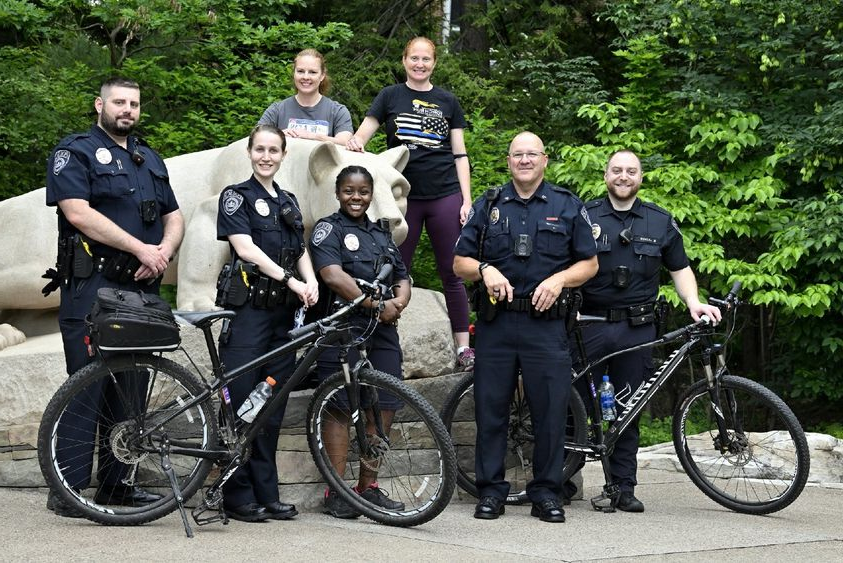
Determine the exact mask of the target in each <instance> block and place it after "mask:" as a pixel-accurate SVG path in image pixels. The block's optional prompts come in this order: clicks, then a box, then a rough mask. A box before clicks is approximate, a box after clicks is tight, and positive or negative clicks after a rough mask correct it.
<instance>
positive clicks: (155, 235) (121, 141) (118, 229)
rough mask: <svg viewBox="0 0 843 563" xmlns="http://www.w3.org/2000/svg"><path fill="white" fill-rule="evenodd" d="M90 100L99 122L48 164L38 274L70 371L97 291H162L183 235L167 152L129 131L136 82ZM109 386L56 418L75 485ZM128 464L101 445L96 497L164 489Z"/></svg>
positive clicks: (84, 474) (63, 512) (139, 495)
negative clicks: (50, 257) (133, 474)
mask: <svg viewBox="0 0 843 563" xmlns="http://www.w3.org/2000/svg"><path fill="white" fill-rule="evenodd" d="M94 109H96V112H97V123H96V124H95V125H93V126H92V127H91V129H90V130H89V131H87V132H85V133H80V134H76V135H70V136H69V137H65V138H64V139H62V141H61V142H60V143H59V144H58V146H56V148H55V149H53V153H52V155H51V156H50V159H49V161H48V164H47V205H49V206H58V211H57V213H58V220H59V257H58V261H57V268H56V270H50V271H48V272H47V274H46V275H45V276H44V277H46V278H49V279H51V280H52V281H51V282H50V283H49V284H47V286H46V287H45V288H44V293H45V295H46V294H48V293H49V292H50V291H53V290H55V289H57V288H59V287H60V288H61V306H60V308H59V328H60V330H61V333H62V340H63V342H64V354H65V361H66V363H67V373H68V374H69V375H72V374H73V373H75V372H76V371H77V370H79V369H80V368H82V367H84V366H85V365H86V364H88V363H89V362H90V361H92V359H93V358H91V357H89V354H88V349H87V346H86V344H85V342H84V338H85V336H86V335H87V334H88V331H87V326H86V324H85V316H86V315H87V314H88V312H89V311H90V309H91V305H92V304H93V302H94V300H95V299H96V296H97V290H98V289H99V288H101V287H116V288H121V289H126V290H130V291H132V290H143V291H145V292H147V293H158V287H159V283H160V279H159V278H160V276H161V275H162V274H163V273H164V270H166V269H167V267H168V265H169V263H170V260H171V259H172V258H173V255H174V254H175V253H176V250H177V249H178V247H179V245H180V244H181V240H182V236H183V235H184V220H183V218H182V214H181V211H179V208H178V203H176V198H175V195H174V194H173V190H172V188H171V186H170V181H169V176H168V174H167V168H166V166H165V165H164V161H163V160H161V157H160V156H158V154H156V153H155V152H154V151H153V150H152V149H150V148H149V147H148V146H147V145H146V144H145V143H144V142H143V141H141V140H140V139H138V138H137V137H135V136H132V135H130V133H131V132H132V130H133V128H134V127H135V125H136V124H137V121H138V118H139V117H140V87H139V86H138V84H137V83H136V82H133V81H130V80H126V79H124V78H112V79H110V80H108V81H106V82H105V83H104V84H103V85H102V87H101V88H100V92H99V96H98V97H97V98H96V100H95V101H94ZM112 395H113V393H110V392H109V390H108V389H103V390H102V396H101V397H98V398H95V399H93V401H94V403H95V404H92V405H90V406H89V407H88V409H89V410H88V411H87V412H84V413H83V412H80V413H75V412H68V413H66V414H65V415H64V416H63V417H62V423H60V424H59V429H58V438H57V439H58V440H59V443H60V451H59V454H60V455H61V456H62V458H66V459H60V460H58V461H59V462H60V463H62V464H63V465H64V466H65V467H67V468H69V469H66V470H65V473H64V474H65V475H66V476H69V477H68V478H69V479H72V480H73V483H71V486H73V487H76V488H78V489H80V490H81V489H84V488H86V487H88V485H89V484H90V482H91V471H92V467H93V465H94V460H93V454H94V452H93V451H92V448H91V447H90V446H87V447H86V446H85V444H87V445H90V444H92V443H93V442H94V440H93V436H94V435H95V433H96V432H97V426H98V425H99V427H100V428H99V432H100V434H101V435H102V434H104V433H107V432H108V427H107V422H106V421H104V420H100V421H98V420H97V418H98V417H96V416H91V415H90V412H91V411H93V412H104V410H105V409H106V408H109V412H114V411H115V410H116V409H118V408H119V405H118V404H116V402H118V401H119V399H116V398H115V397H112ZM109 397H111V399H109ZM101 416H102V415H101ZM71 419H72V421H73V422H69V421H70V420H71ZM61 444H64V446H62V445H61ZM128 472H129V470H128V468H127V466H126V465H124V464H122V463H119V462H118V461H117V460H116V459H115V458H114V457H113V456H112V455H110V454H109V453H108V452H106V451H105V450H104V449H103V450H102V451H100V453H99V458H98V461H97V474H98V475H97V477H98V489H97V493H96V496H95V501H96V502H97V503H100V504H111V505H126V506H138V505H143V504H148V503H151V502H155V501H157V500H159V499H160V498H161V497H160V496H159V495H156V494H153V493H150V492H147V491H144V490H142V489H140V488H137V487H134V486H131V485H127V484H126V474H127V473H128ZM47 507H48V508H49V509H51V510H54V511H55V513H56V514H58V515H60V516H69V517H77V516H80V514H79V513H78V512H77V511H76V510H74V509H73V508H72V507H70V506H68V505H66V504H65V503H64V502H63V501H62V499H61V498H60V497H58V496H57V495H55V494H54V493H52V492H51V493H50V497H49V499H48V502H47Z"/></svg>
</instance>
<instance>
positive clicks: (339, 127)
mask: <svg viewBox="0 0 843 563" xmlns="http://www.w3.org/2000/svg"><path fill="white" fill-rule="evenodd" d="M333 126H334V135H336V134H337V133H342V132H344V131H348V132H349V133H354V127H353V126H352V124H351V113H350V112H349V111H348V108H347V107H345V106H344V105H342V104H340V103H337V104H336V111H335V113H334V123H333Z"/></svg>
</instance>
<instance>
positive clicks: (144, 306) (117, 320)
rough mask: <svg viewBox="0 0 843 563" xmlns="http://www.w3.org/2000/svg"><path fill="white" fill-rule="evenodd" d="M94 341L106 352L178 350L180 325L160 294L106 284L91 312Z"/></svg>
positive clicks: (89, 322)
mask: <svg viewBox="0 0 843 563" xmlns="http://www.w3.org/2000/svg"><path fill="white" fill-rule="evenodd" d="M87 321H88V328H89V330H90V333H91V342H92V343H93V344H94V345H95V346H96V347H98V348H99V349H101V350H105V351H129V350H133V351H155V350H175V349H176V348H178V346H179V344H180V343H181V337H180V336H179V326H178V324H177V323H176V320H175V317H174V316H173V311H172V310H171V309H170V306H169V304H167V302H166V301H164V300H163V299H161V298H160V297H159V296H157V295H153V294H148V293H144V292H142V291H126V290H122V289H115V288H112V287H103V288H100V289H99V290H98V291H97V299H96V301H94V305H93V307H91V313H90V314H89V315H88V318H87Z"/></svg>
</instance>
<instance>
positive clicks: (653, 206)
mask: <svg viewBox="0 0 843 563" xmlns="http://www.w3.org/2000/svg"><path fill="white" fill-rule="evenodd" d="M641 207H646V208H647V209H652V210H653V211H658V212H659V213H662V214H664V215H667V216H668V217H670V213H669V212H668V211H667V210H666V209H664V208H663V207H659V206H658V205H656V204H655V203H651V202H649V201H644V200H641Z"/></svg>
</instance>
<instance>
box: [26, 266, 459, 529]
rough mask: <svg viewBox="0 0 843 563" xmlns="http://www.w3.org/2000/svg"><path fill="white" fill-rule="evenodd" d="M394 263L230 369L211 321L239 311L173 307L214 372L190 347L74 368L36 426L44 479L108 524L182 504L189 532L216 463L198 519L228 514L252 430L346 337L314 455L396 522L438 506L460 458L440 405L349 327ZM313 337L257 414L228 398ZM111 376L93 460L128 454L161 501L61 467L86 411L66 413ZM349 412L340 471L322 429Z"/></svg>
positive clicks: (131, 481)
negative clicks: (238, 384)
mask: <svg viewBox="0 0 843 563" xmlns="http://www.w3.org/2000/svg"><path fill="white" fill-rule="evenodd" d="M391 269H392V267H391V265H389V264H387V265H386V266H385V267H384V268H383V269H382V270H381V272H380V275H379V276H378V279H377V280H376V282H374V283H368V282H366V281H363V280H359V279H358V280H356V281H357V285H358V286H359V287H360V289H361V290H362V292H363V293H362V295H360V296H359V297H357V298H356V299H354V300H353V301H352V302H350V303H348V304H347V305H345V306H343V307H341V308H340V309H339V310H337V311H336V312H335V313H333V314H332V315H330V316H328V317H326V318H324V319H322V320H319V321H316V322H313V323H310V324H308V325H305V326H303V327H301V328H298V329H294V330H292V331H290V337H291V339H292V341H291V342H289V343H287V344H285V345H283V346H280V347H278V348H276V349H274V350H272V351H270V352H268V353H266V354H264V355H263V356H261V357H259V358H257V359H255V360H253V361H251V362H249V363H247V364H245V365H243V366H239V367H236V368H234V369H231V370H228V371H223V366H221V365H220V360H219V356H218V355H217V351H216V347H215V345H214V339H213V336H212V333H211V326H212V325H213V323H214V322H215V321H218V320H221V319H230V318H232V317H233V316H234V315H235V313H234V312H233V311H213V312H189V313H188V312H184V313H179V312H176V314H177V316H178V317H179V318H181V319H182V320H183V321H186V322H188V323H190V324H192V325H195V326H197V327H198V328H200V329H201V330H202V331H203V333H204V336H205V342H206V344H207V347H208V353H209V355H210V359H211V363H212V366H213V373H212V374H210V376H209V377H198V376H197V375H196V374H197V373H198V374H200V375H201V371H200V370H199V368H198V367H197V366H196V364H195V363H194V362H193V360H192V359H190V356H189V355H187V352H186V351H185V352H184V353H185V355H186V356H187V358H188V360H189V361H190V364H191V366H192V369H188V368H187V367H185V366H182V365H180V364H178V363H176V362H174V361H172V360H170V359H168V358H164V357H163V356H162V355H161V354H160V353H157V354H151V353H126V354H122V355H117V356H109V357H107V358H103V357H99V358H98V359H97V360H96V361H95V362H93V363H91V364H89V365H88V366H86V367H84V368H82V369H81V370H79V371H78V372H77V373H75V374H74V375H73V376H71V377H70V378H69V379H68V380H67V381H66V382H65V383H64V384H63V385H62V386H61V387H60V388H59V389H58V391H57V392H56V394H55V395H54V396H53V398H52V400H51V401H50V403H49V404H48V405H47V409H46V411H45V412H44V416H43V418H42V421H41V427H40V429H39V432H38V457H39V461H40V464H41V471H42V472H43V474H44V477H45V478H46V481H47V483H48V485H49V486H50V488H51V489H52V490H53V491H55V492H56V493H57V494H59V495H60V496H61V498H62V499H64V500H65V501H66V502H67V503H69V504H70V505H71V506H72V507H74V508H75V509H77V510H78V511H79V512H81V513H82V514H83V515H84V516H85V517H86V518H88V519H90V520H93V521H95V522H100V523H102V524H110V525H136V524H143V523H145V522H150V521H152V520H155V519H157V518H161V517H162V516H164V515H166V514H169V513H170V512H172V511H174V510H176V509H178V510H179V511H180V514H181V517H182V521H183V523H184V528H185V533H186V534H187V535H188V537H192V535H193V533H192V530H191V527H190V524H189V522H188V518H187V513H186V510H185V505H184V503H185V501H186V500H187V499H189V498H190V497H191V496H192V495H193V494H195V493H196V491H197V490H198V489H199V488H200V487H202V486H203V484H204V483H205V480H206V478H207V477H208V475H209V473H210V472H211V469H212V468H213V467H214V466H215V465H216V466H217V467H218V468H219V475H218V476H217V477H216V479H214V480H213V482H212V484H210V486H208V487H207V489H206V491H205V493H204V495H203V496H202V500H201V502H199V505H198V506H197V507H196V508H194V509H193V511H192V515H193V519H194V520H195V522H196V523H197V524H198V525H203V524H208V523H210V522H216V521H222V522H223V523H227V522H228V518H227V516H226V514H225V511H224V509H223V504H222V500H223V497H222V485H223V483H225V482H226V481H227V480H228V478H229V477H230V476H231V475H232V474H233V473H234V472H235V471H236V470H237V468H239V467H240V466H241V465H242V464H243V463H244V462H245V461H246V460H247V459H248V458H249V451H250V444H251V443H252V440H253V439H254V438H255V436H257V434H258V433H259V432H260V431H261V428H262V427H263V426H264V424H265V421H266V420H267V418H268V417H269V416H270V415H271V414H272V413H273V412H274V411H275V410H276V409H278V408H279V407H280V406H281V405H282V403H283V402H284V401H285V400H286V398H287V396H288V395H289V394H290V392H291V391H292V390H294V389H295V388H296V387H297V386H298V385H299V383H301V382H302V381H303V380H304V379H305V378H306V377H307V375H308V371H309V370H310V368H311V366H313V364H314V363H315V362H316V359H317V358H318V357H319V355H320V354H321V353H322V352H323V351H324V350H325V349H326V348H327V347H330V346H340V347H342V350H343V352H342V353H341V357H340V360H341V363H342V368H343V370H342V372H340V373H337V374H335V375H333V376H331V377H330V378H328V379H327V380H326V381H324V382H323V383H322V384H321V385H319V387H318V388H317V389H316V390H315V391H314V393H313V396H312V399H311V401H310V405H309V408H308V412H307V440H308V444H309V446H310V451H311V454H312V455H313V459H314V461H315V462H316V466H317V467H318V469H319V471H320V472H321V474H322V476H323V477H324V478H325V480H326V481H327V483H328V484H329V485H330V486H331V487H332V488H334V489H335V490H336V491H337V492H338V493H339V494H340V496H341V497H342V498H343V499H345V500H346V501H347V502H348V503H349V504H350V505H351V506H353V507H354V508H355V509H357V510H358V511H359V512H361V513H362V514H363V515H365V516H367V517H368V518H371V519H372V520H375V521H377V522H380V523H382V524H387V525H391V526H415V525H418V524H422V523H424V522H427V521H429V520H431V519H432V518H434V517H436V516H437V515H438V514H439V513H440V512H442V510H444V508H445V506H446V505H447V504H448V502H449V501H450V500H451V496H452V495H453V492H454V487H455V473H456V459H455V454H454V450H453V447H452V445H451V440H450V437H449V436H448V432H447V430H446V429H445V427H444V425H443V424H442V421H441V420H440V418H439V416H438V415H437V413H436V411H435V410H434V409H433V407H432V406H431V405H430V404H429V403H428V402H427V401H426V400H425V399H424V398H423V397H422V396H421V395H420V394H419V393H418V392H417V391H415V390H414V389H412V388H411V387H409V386H408V385H406V384H405V383H404V382H402V381H400V380H398V379H396V378H395V377H393V376H391V375H387V374H385V373H383V372H379V371H377V370H375V369H373V368H372V365H371V363H369V362H368V360H367V359H366V356H365V350H363V346H362V344H363V341H362V339H360V338H358V339H355V338H354V337H353V336H352V334H351V332H352V325H351V323H350V322H348V317H349V316H350V315H351V313H352V312H354V311H355V310H358V308H359V307H360V304H361V303H362V302H363V301H364V300H365V299H366V298H367V297H369V298H371V299H372V300H373V301H376V302H378V301H379V302H380V303H381V304H382V302H383V300H384V299H385V297H384V296H385V294H386V290H387V288H386V287H385V286H383V281H382V280H384V279H387V278H388V276H389V274H390V272H391ZM374 322H376V320H373V323H374ZM371 326H372V327H373V326H374V324H372V325H371ZM364 336H365V335H364ZM308 346H309V347H310V348H309V350H308V351H307V352H306V353H305V354H304V357H303V358H302V359H301V360H300V361H299V363H298V365H297V367H296V369H295V371H294V373H293V374H292V376H291V377H290V379H289V380H288V381H287V382H286V383H285V384H284V385H283V386H282V387H281V388H280V389H278V390H277V391H276V392H275V393H274V394H273V396H272V397H271V398H270V399H269V400H268V401H267V404H266V405H265V406H264V407H263V409H262V410H261V411H260V412H259V413H258V414H257V416H256V418H255V419H254V421H253V422H252V423H246V422H244V421H242V420H241V419H239V418H237V417H236V416H235V413H234V409H235V408H237V407H239V405H232V404H231V402H230V400H229V399H228V390H227V388H226V383H228V382H230V381H231V380H233V379H235V378H236V377H238V376H240V375H242V374H244V373H246V372H248V371H250V370H252V369H255V368H259V367H260V366H263V365H265V364H266V363H268V362H269V361H271V360H272V359H274V358H277V357H279V356H282V355H284V354H293V353H295V352H296V351H297V350H299V349H302V348H306V347H308ZM350 346H357V347H358V349H359V350H360V354H361V360H360V361H359V362H358V363H357V364H356V365H354V366H349V364H348V360H347V350H348V349H349V347H350ZM144 378H145V380H146V382H147V383H146V386H145V396H139V395H140V394H141V393H140V392H139V390H138V388H139V386H138V381H139V380H140V381H143V380H144ZM103 386H109V388H110V391H109V393H110V397H112V400H110V401H109V404H110V405H111V406H112V408H109V409H107V410H104V411H102V412H90V418H89V421H93V424H94V425H95V427H96V421H97V420H99V435H98V436H96V437H95V438H94V442H95V443H94V444H93V445H92V448H93V450H94V452H95V455H94V460H97V459H102V458H100V457H99V456H98V455H97V454H96V452H98V451H104V450H109V451H110V452H111V453H112V454H113V456H114V458H116V459H117V460H118V461H119V462H121V463H123V464H126V465H127V471H126V477H125V478H124V479H123V484H125V485H126V486H139V487H143V488H145V489H149V490H153V491H155V492H158V493H161V494H162V495H163V498H162V499H161V500H159V501H157V502H154V503H152V504H149V505H146V506H137V507H130V506H117V505H112V504H108V503H107V502H106V503H102V502H99V501H98V500H97V495H96V490H97V487H96V483H94V484H93V485H92V486H91V487H88V488H87V489H85V490H77V489H75V488H73V487H72V486H71V485H70V484H69V482H70V478H71V476H69V475H66V474H65V471H66V469H65V468H64V467H62V466H61V465H60V463H59V460H60V459H62V456H60V454H61V452H60V451H58V448H59V447H61V446H60V445H59V440H58V439H57V429H58V426H59V424H75V423H77V422H78V415H77V419H76V420H75V421H74V420H73V419H72V417H71V416H70V415H69V414H67V413H68V412H69V411H70V412H72V411H73V410H77V411H78V410H79V409H72V408H70V407H72V406H73V405H74V403H76V402H77V401H81V402H83V403H89V402H90V401H85V398H86V396H88V395H90V394H99V393H102V391H99V389H102V388H103ZM379 392H388V393H391V394H392V395H394V396H397V397H398V398H399V399H400V400H401V401H402V402H403V405H404V406H403V407H402V408H401V409H400V410H398V411H397V412H396V413H395V417H394V420H393V422H392V427H391V431H390V432H389V434H388V435H387V433H386V432H384V425H383V423H382V419H381V412H380V408H379V404H378V394H379ZM348 413H350V417H351V420H352V424H351V425H350V430H349V432H350V439H349V445H348V451H347V452H346V456H345V457H346V458H345V460H344V461H345V464H344V465H345V472H344V473H342V474H339V473H338V472H337V470H335V469H334V465H333V464H332V463H331V459H330V458H329V456H328V451H327V450H326V447H325V444H324V443H323V440H322V435H321V429H322V426H323V423H325V422H326V421H328V420H331V417H337V420H340V416H342V417H344V418H342V420H347V417H348V416H349V414H348ZM66 414H67V416H66ZM98 417H99V418H98ZM367 419H368V421H369V428H370V429H371V428H372V424H373V425H374V429H375V430H374V432H372V431H371V430H370V431H369V432H367ZM70 446H71V447H72V446H73V445H72V444H71V445H70ZM333 455H336V452H333ZM64 457H66V456H64ZM335 461H336V460H335ZM95 463H96V461H95ZM111 463H114V462H111ZM97 469H102V468H95V470H94V475H95V476H96V474H97ZM361 471H377V472H378V482H379V486H380V487H381V489H383V490H384V491H386V492H387V494H388V495H389V497H390V498H391V499H392V500H397V501H400V502H401V503H403V504H404V508H403V509H400V510H389V509H386V508H383V507H381V506H378V505H376V504H373V503H371V502H368V501H367V500H366V499H364V498H363V497H361V496H360V495H358V494H357V493H356V492H355V491H354V490H353V489H352V487H353V486H354V485H355V484H356V483H357V479H358V477H359V475H360V472H361ZM100 500H102V499H100Z"/></svg>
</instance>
